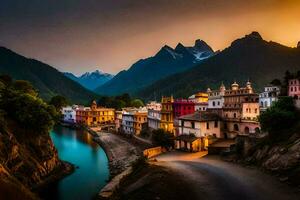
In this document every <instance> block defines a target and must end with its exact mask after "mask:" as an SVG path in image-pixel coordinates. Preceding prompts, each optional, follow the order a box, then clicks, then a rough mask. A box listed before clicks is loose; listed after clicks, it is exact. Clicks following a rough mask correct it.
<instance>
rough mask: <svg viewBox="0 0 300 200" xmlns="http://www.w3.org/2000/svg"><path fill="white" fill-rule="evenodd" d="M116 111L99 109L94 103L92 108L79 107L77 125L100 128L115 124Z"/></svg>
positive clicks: (94, 102)
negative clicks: (104, 125) (99, 126)
mask: <svg viewBox="0 0 300 200" xmlns="http://www.w3.org/2000/svg"><path fill="white" fill-rule="evenodd" d="M114 120H115V109H113V108H102V107H97V103H96V101H93V102H92V104H91V106H90V107H79V108H78V109H76V123H78V124H84V125H86V126H98V125H102V124H107V123H114Z"/></svg>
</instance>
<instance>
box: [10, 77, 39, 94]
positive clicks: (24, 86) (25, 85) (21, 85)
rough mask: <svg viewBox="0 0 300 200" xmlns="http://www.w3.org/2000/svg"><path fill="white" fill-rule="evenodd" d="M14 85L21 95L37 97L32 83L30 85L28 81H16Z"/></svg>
mask: <svg viewBox="0 0 300 200" xmlns="http://www.w3.org/2000/svg"><path fill="white" fill-rule="evenodd" d="M12 85H13V88H14V89H15V90H16V91H19V92H21V93H27V94H30V95H32V96H37V92H36V91H35V89H34V87H33V86H32V85H31V83H29V82H28V81H24V80H16V81H15V82H14V83H13V84H12Z"/></svg>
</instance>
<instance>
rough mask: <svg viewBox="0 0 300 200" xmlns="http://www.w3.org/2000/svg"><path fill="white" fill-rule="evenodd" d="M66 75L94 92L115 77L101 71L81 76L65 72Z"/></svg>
mask: <svg viewBox="0 0 300 200" xmlns="http://www.w3.org/2000/svg"><path fill="white" fill-rule="evenodd" d="M64 75H65V76H66V77H68V78H70V79H72V80H73V81H76V82H78V83H79V84H81V85H82V86H83V87H85V88H87V89H89V90H92V91H93V90H94V89H96V88H97V87H100V86H101V85H103V84H104V83H106V82H107V81H109V80H111V79H112V78H113V77H114V75H112V74H108V73H103V72H101V71H99V70H96V71H93V72H86V73H84V74H82V75H80V76H75V75H74V74H72V73H70V72H64Z"/></svg>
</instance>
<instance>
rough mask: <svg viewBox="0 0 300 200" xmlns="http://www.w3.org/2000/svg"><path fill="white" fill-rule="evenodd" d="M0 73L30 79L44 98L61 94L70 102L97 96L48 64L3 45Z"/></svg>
mask: <svg viewBox="0 0 300 200" xmlns="http://www.w3.org/2000/svg"><path fill="white" fill-rule="evenodd" d="M0 74H7V75H10V76H11V77H12V78H14V79H22V80H28V81H30V82H31V83H32V84H33V85H34V87H35V88H37V89H38V91H39V94H40V96H41V97H42V98H43V99H46V100H49V99H50V98H51V97H52V96H54V95H63V96H65V97H66V98H68V99H69V100H71V101H72V102H76V103H85V102H88V101H90V100H91V99H92V98H95V97H97V95H96V94H94V93H93V92H90V91H88V90H86V89H85V88H84V87H82V86H81V85H80V84H78V83H76V82H75V81H73V80H71V79H69V78H67V77H66V76H64V75H63V73H61V72H59V71H58V70H57V69H55V68H53V67H51V66H50V65H47V64H45V63H42V62H40V61H37V60H34V59H29V58H26V57H24V56H21V55H19V54H17V53H15V52H13V51H11V50H9V49H7V48H5V47H0Z"/></svg>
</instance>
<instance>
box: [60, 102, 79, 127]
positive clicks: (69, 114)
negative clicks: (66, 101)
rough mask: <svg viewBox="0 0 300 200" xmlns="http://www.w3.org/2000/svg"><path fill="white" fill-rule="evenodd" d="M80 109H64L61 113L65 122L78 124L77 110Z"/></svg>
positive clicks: (74, 106) (71, 107)
mask: <svg viewBox="0 0 300 200" xmlns="http://www.w3.org/2000/svg"><path fill="white" fill-rule="evenodd" d="M78 108H79V106H77V105H73V106H66V107H63V108H62V110H61V112H62V115H63V122H66V123H72V124H73V123H74V124H75V123H76V110H77V109H78Z"/></svg>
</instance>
